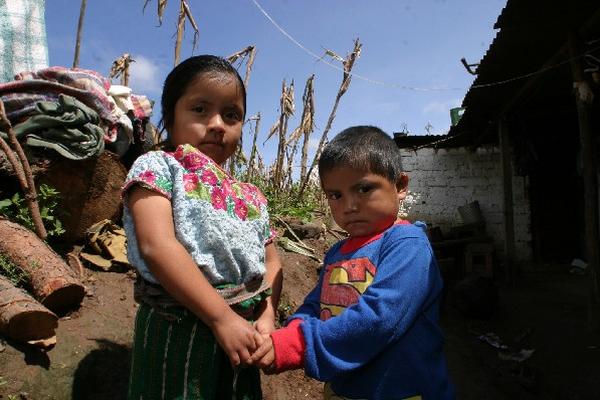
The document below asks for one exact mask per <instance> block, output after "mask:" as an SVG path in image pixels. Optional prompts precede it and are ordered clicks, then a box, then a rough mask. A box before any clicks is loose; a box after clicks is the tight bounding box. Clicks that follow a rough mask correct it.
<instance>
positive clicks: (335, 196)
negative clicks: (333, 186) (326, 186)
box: [327, 193, 342, 200]
mask: <svg viewBox="0 0 600 400" xmlns="http://www.w3.org/2000/svg"><path fill="white" fill-rule="evenodd" d="M340 197H342V196H341V195H340V194H339V193H327V200H338V199H339V198H340Z"/></svg>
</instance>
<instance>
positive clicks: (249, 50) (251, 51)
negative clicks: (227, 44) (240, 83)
mask: <svg viewBox="0 0 600 400" xmlns="http://www.w3.org/2000/svg"><path fill="white" fill-rule="evenodd" d="M255 56H256V48H255V47H254V46H248V47H246V48H245V49H243V50H240V51H238V52H237V53H233V54H232V55H230V56H229V57H227V60H228V61H229V62H230V63H231V64H234V63H235V62H236V61H237V60H239V59H241V60H242V61H241V62H243V60H245V59H246V57H248V59H247V60H246V75H244V86H245V87H246V90H248V82H249V81H250V73H251V72H252V65H253V64H254V57H255Z"/></svg>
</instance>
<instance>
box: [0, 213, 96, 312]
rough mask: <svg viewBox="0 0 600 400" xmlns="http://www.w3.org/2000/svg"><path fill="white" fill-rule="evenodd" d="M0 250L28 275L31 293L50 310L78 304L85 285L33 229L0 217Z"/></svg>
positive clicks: (67, 307)
mask: <svg viewBox="0 0 600 400" xmlns="http://www.w3.org/2000/svg"><path fill="white" fill-rule="evenodd" d="M0 238H2V240H0V253H2V254H4V255H5V256H6V257H8V259H9V260H10V261H11V262H13V263H14V264H15V265H16V266H17V267H19V268H21V270H23V271H24V272H25V273H27V275H28V276H29V284H30V285H31V291H32V294H33V296H34V297H35V298H36V299H37V300H38V301H40V302H41V303H42V304H43V305H44V306H46V307H48V308H49V309H50V310H52V311H54V312H61V311H65V310H67V309H69V308H72V307H75V306H78V305H79V303H81V300H82V299H83V296H84V295H85V288H84V286H83V285H82V284H81V282H80V281H79V280H78V279H76V278H75V277H74V276H73V272H72V270H71V268H70V267H69V266H68V265H67V264H66V262H65V261H64V260H63V259H62V258H61V257H60V256H59V255H58V254H56V253H55V252H54V251H53V250H52V249H51V248H50V247H49V246H48V245H47V244H46V243H44V242H43V241H41V240H40V239H39V238H38V237H37V236H36V234H35V233H33V232H31V231H30V230H28V229H27V228H25V227H23V226H21V225H19V224H16V223H14V222H11V221H9V220H7V219H0Z"/></svg>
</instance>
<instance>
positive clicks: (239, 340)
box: [211, 311, 264, 367]
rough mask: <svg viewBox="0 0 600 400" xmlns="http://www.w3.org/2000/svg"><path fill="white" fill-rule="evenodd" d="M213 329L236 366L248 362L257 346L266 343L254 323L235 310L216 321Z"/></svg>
mask: <svg viewBox="0 0 600 400" xmlns="http://www.w3.org/2000/svg"><path fill="white" fill-rule="evenodd" d="M211 329H212V332H213V333H214V335H215V337H216V339H217V342H218V343H219V345H220V346H221V347H222V348H223V351H225V354H226V355H227V357H228V358H229V361H230V362H231V365H232V366H234V367H237V366H238V365H240V364H246V363H247V360H249V359H250V354H252V352H254V350H255V349H256V347H257V346H259V345H261V343H262V344H264V343H263V341H262V338H261V337H260V335H259V334H257V332H256V330H254V328H253V327H252V325H250V324H249V323H248V321H246V320H245V319H243V318H242V317H240V316H239V315H237V314H236V313H234V312H233V311H232V312H231V313H227V315H224V316H223V318H220V319H219V320H218V321H215V322H214V323H213V324H212V326H211Z"/></svg>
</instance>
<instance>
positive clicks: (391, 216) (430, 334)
mask: <svg viewBox="0 0 600 400" xmlns="http://www.w3.org/2000/svg"><path fill="white" fill-rule="evenodd" d="M319 176H320V179H321V186H322V188H323V191H324V192H325V194H326V196H327V199H328V203H329V207H330V208H331V213H332V215H333V218H334V220H335V222H336V223H337V224H338V225H339V226H340V227H341V228H343V229H344V230H346V231H347V232H348V234H349V237H348V239H345V240H342V241H340V242H338V243H336V244H335V245H333V246H332V247H331V249H330V250H329V251H328V252H327V254H326V255H325V260H324V267H323V269H322V271H321V274H320V277H319V281H318V284H317V286H316V287H315V288H314V289H313V290H312V291H311V292H310V293H309V294H308V296H307V297H306V299H305V300H304V303H303V304H302V305H301V306H300V308H299V309H298V310H297V311H296V312H295V313H294V314H293V315H292V316H291V317H290V318H289V319H288V324H287V326H286V327H284V328H282V329H279V330H277V331H275V332H273V333H272V334H271V336H270V337H269V338H265V339H266V340H265V341H264V342H263V343H262V345H261V346H260V347H259V349H257V350H256V352H255V353H254V354H253V355H252V357H251V360H250V362H252V363H254V364H255V365H258V366H259V367H261V368H264V369H266V371H267V372H282V371H285V370H289V369H293V368H302V367H303V368H304V369H305V371H306V374H307V375H308V376H310V377H312V378H315V379H318V380H320V381H324V382H327V383H326V385H325V398H326V399H327V398H329V399H334V398H336V399H344V398H352V399H386V400H388V399H434V400H443V399H453V398H454V389H453V387H452V385H451V383H450V382H449V378H448V374H447V370H446V362H445V359H444V355H443V353H442V343H443V336H442V332H441V330H440V327H439V326H438V303H439V299H440V293H441V290H442V280H441V278H440V274H439V271H438V267H437V264H436V261H435V258H434V256H433V253H432V250H431V246H430V244H429V241H428V240H427V236H426V234H425V232H424V230H423V227H424V226H423V224H421V223H416V224H414V225H413V224H409V223H408V222H406V221H402V220H396V218H397V214H398V207H399V202H400V200H402V199H404V198H405V196H406V192H407V184H408V177H407V176H406V174H404V173H403V172H402V166H401V156H400V152H399V151H398V149H397V147H396V145H395V143H394V141H393V140H392V139H391V138H390V137H389V136H388V135H387V134H386V133H385V132H383V131H382V130H381V129H379V128H376V127H373V126H356V127H351V128H348V129H346V130H344V131H342V132H341V133H340V134H339V135H337V136H336V137H335V138H334V139H333V140H332V141H331V142H330V143H329V144H328V145H327V146H326V147H325V149H324V151H323V154H322V155H321V158H320V160H319Z"/></svg>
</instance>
